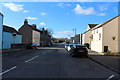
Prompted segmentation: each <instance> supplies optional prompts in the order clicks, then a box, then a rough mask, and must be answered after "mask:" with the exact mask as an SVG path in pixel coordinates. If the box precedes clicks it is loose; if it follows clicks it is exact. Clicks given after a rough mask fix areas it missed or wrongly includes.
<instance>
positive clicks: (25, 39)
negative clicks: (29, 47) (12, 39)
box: [18, 19, 40, 46]
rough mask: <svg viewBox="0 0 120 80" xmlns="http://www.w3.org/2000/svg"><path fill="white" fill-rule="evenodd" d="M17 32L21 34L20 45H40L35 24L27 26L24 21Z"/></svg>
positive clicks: (26, 22) (38, 33)
mask: <svg viewBox="0 0 120 80" xmlns="http://www.w3.org/2000/svg"><path fill="white" fill-rule="evenodd" d="M18 31H19V32H20V34H22V43H24V44H29V43H36V44H37V46H39V45H40V32H39V30H38V29H37V28H36V25H35V24H33V25H29V24H28V21H27V20H26V19H25V21H24V25H23V26H22V27H21V28H20V29H19V30H18Z"/></svg>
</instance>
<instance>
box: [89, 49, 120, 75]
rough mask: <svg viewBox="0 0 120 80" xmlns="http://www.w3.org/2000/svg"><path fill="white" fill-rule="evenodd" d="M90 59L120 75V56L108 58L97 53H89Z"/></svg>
mask: <svg viewBox="0 0 120 80" xmlns="http://www.w3.org/2000/svg"><path fill="white" fill-rule="evenodd" d="M89 58H90V59H91V60H93V61H95V62H97V63H99V64H100V65H102V66H104V67H106V68H108V69H110V70H113V71H114V72H117V73H119V74H120V64H119V61H120V56H119V57H118V56H107V55H103V54H101V53H97V52H91V51H90V52H89Z"/></svg>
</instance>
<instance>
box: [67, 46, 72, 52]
mask: <svg viewBox="0 0 120 80" xmlns="http://www.w3.org/2000/svg"><path fill="white" fill-rule="evenodd" d="M73 45H74V44H69V45H68V47H67V51H68V52H69V51H70V50H71V49H72V48H73Z"/></svg>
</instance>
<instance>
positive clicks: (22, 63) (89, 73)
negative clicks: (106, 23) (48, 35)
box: [0, 44, 118, 80]
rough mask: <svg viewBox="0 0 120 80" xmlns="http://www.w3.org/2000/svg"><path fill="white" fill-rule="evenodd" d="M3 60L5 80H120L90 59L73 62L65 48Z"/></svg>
mask: <svg viewBox="0 0 120 80" xmlns="http://www.w3.org/2000/svg"><path fill="white" fill-rule="evenodd" d="M2 59H3V60H2V73H0V75H2V78H80V79H85V78H86V79H89V78H91V80H93V79H96V80H97V79H103V80H107V79H108V80H112V78H118V74H117V73H115V72H113V71H111V70H109V69H107V68H105V67H104V66H101V65H100V64H98V63H96V62H94V61H92V60H90V59H89V58H84V57H75V58H72V57H71V56H70V55H69V52H67V51H66V50H65V49H64V46H63V44H58V45H57V44H56V45H54V46H53V47H40V48H38V49H37V50H36V49H33V50H24V51H18V52H16V53H14V54H12V55H9V56H3V58H2Z"/></svg>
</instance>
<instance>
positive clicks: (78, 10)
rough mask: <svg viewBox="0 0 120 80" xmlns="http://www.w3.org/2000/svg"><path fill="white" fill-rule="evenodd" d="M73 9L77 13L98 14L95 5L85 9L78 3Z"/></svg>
mask: <svg viewBox="0 0 120 80" xmlns="http://www.w3.org/2000/svg"><path fill="white" fill-rule="evenodd" d="M73 11H74V12H75V13H76V14H84V15H92V14H96V12H95V10H94V8H93V7H88V8H86V9H85V8H83V7H82V6H80V5H79V4H77V5H76V7H75V8H74V9H73Z"/></svg>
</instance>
